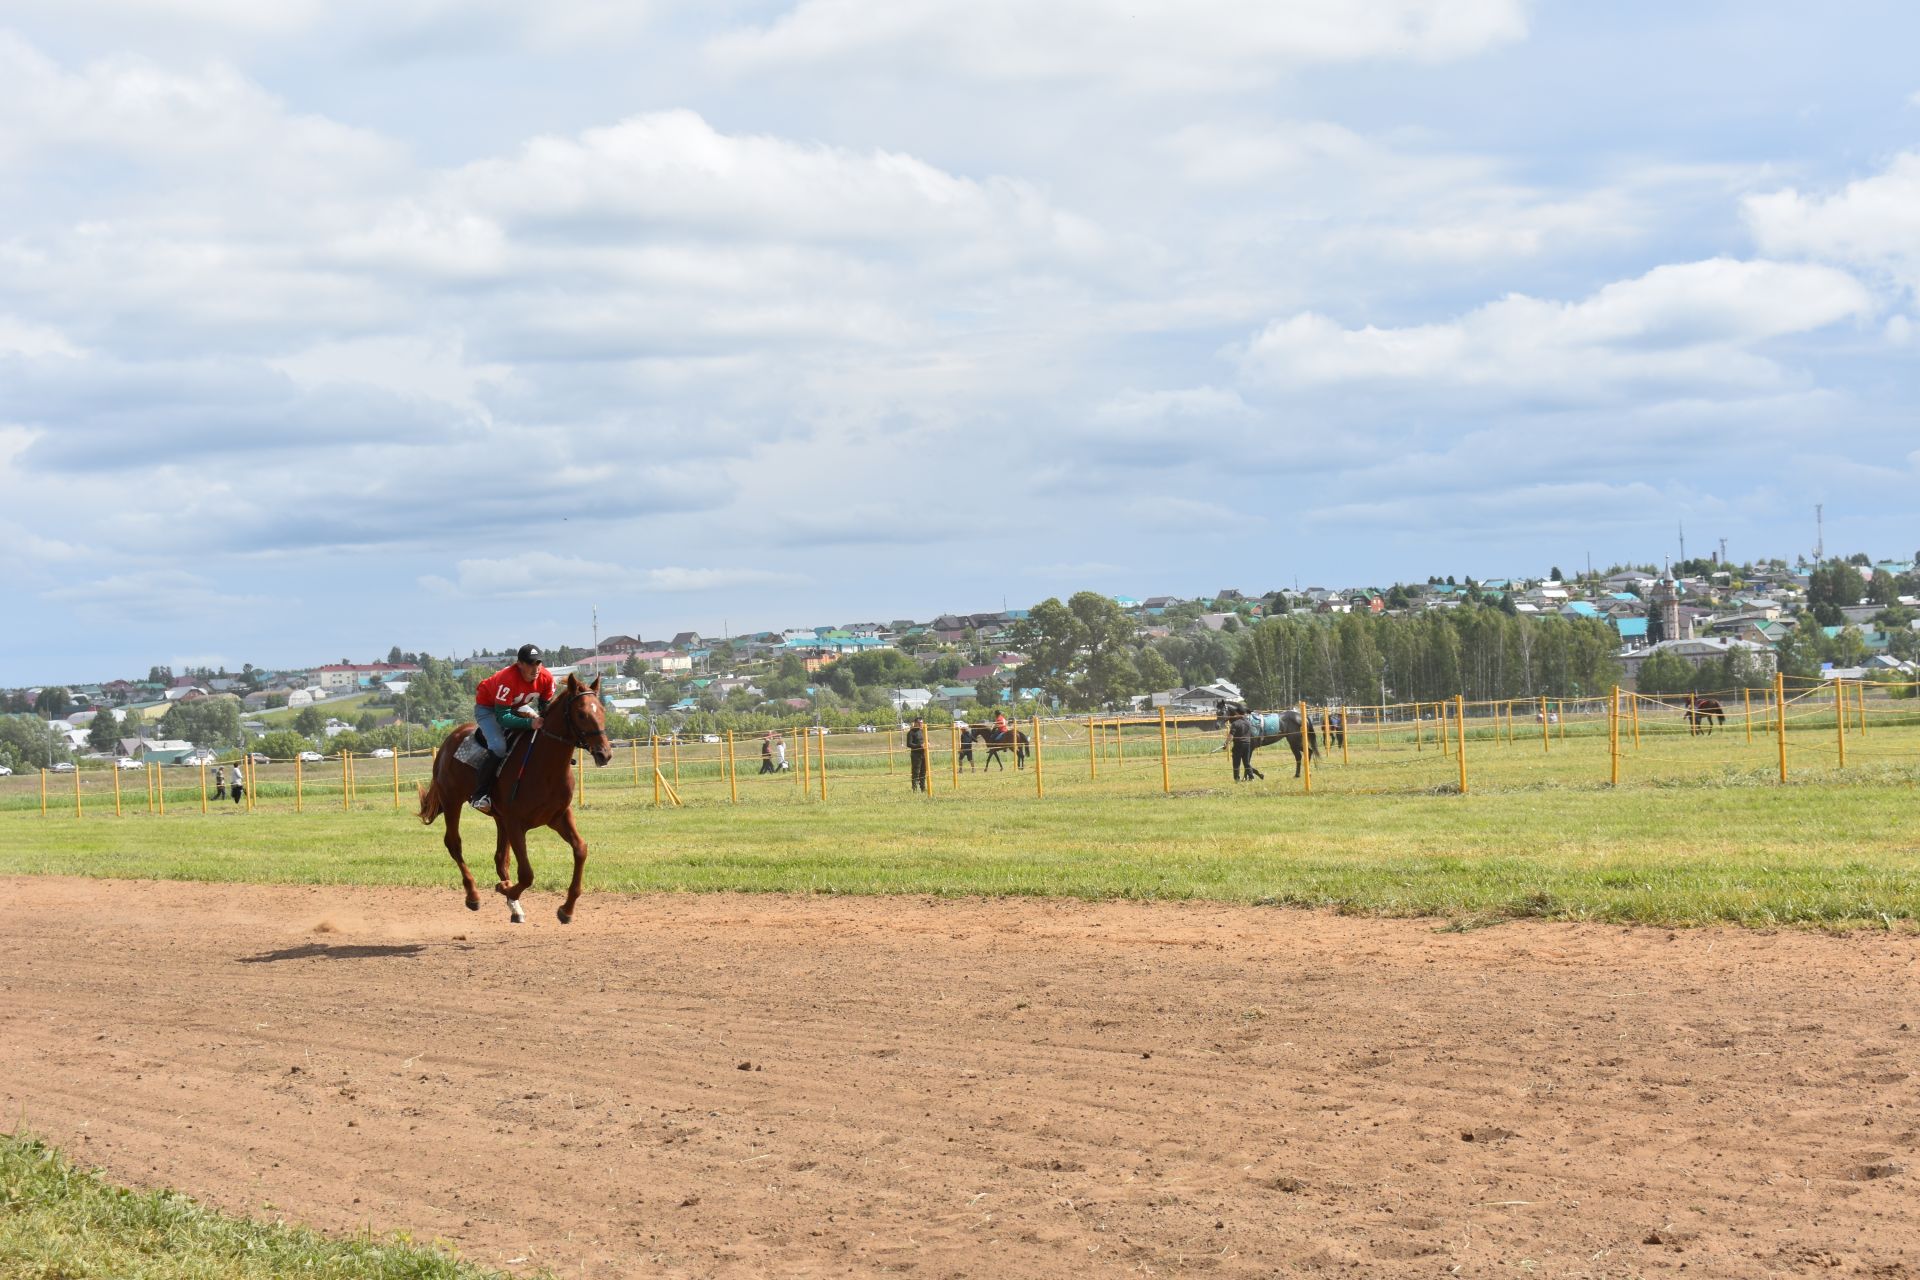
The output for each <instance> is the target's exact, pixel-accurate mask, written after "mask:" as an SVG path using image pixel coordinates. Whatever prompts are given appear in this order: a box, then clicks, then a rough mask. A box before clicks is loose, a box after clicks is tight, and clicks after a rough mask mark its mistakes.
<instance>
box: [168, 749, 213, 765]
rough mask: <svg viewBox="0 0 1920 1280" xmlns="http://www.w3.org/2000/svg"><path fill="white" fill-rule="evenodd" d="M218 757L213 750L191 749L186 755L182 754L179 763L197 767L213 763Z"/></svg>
mask: <svg viewBox="0 0 1920 1280" xmlns="http://www.w3.org/2000/svg"><path fill="white" fill-rule="evenodd" d="M218 758H219V757H217V756H215V755H214V754H213V752H211V751H189V752H188V753H187V754H186V755H184V756H181V757H180V759H179V761H178V762H177V763H179V764H183V765H186V766H187V767H189V768H193V769H197V768H199V767H200V766H201V765H203V764H212V763H213V762H214V761H215V760H216V759H218Z"/></svg>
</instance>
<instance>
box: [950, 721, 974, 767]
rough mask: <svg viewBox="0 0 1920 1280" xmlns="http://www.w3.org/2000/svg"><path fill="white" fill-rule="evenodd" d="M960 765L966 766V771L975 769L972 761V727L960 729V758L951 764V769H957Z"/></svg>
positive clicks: (966, 726) (964, 726) (965, 726)
mask: <svg viewBox="0 0 1920 1280" xmlns="http://www.w3.org/2000/svg"><path fill="white" fill-rule="evenodd" d="M961 765H965V766H967V768H968V769H972V768H974V767H975V766H974V760H973V726H972V725H963V726H962V727H961V729H960V756H959V758H958V759H957V760H955V761H954V762H953V767H954V768H956V769H957V768H959V767H960V766H961Z"/></svg>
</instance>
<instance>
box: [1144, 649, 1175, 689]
mask: <svg viewBox="0 0 1920 1280" xmlns="http://www.w3.org/2000/svg"><path fill="white" fill-rule="evenodd" d="M1133 666H1134V670H1135V671H1136V672H1137V673H1138V674H1139V677H1140V688H1141V689H1142V690H1143V691H1144V692H1147V693H1158V692H1163V691H1165V690H1168V689H1172V688H1173V687H1174V686H1176V685H1178V684H1179V683H1180V673H1179V672H1178V671H1176V670H1174V667H1173V664H1172V663H1171V662H1168V661H1167V660H1166V658H1164V657H1162V656H1161V654H1160V651H1159V650H1158V649H1156V648H1153V647H1152V646H1148V647H1147V648H1145V649H1142V650H1141V651H1140V654H1139V656H1138V657H1136V658H1135V659H1134V660H1133Z"/></svg>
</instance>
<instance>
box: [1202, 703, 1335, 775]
mask: <svg viewBox="0 0 1920 1280" xmlns="http://www.w3.org/2000/svg"><path fill="white" fill-rule="evenodd" d="M1223 710H1225V711H1226V713H1227V716H1228V717H1229V719H1228V730H1227V732H1228V743H1229V745H1237V746H1240V750H1236V751H1235V753H1234V776H1235V778H1236V779H1238V778H1240V777H1241V768H1242V765H1243V763H1244V767H1245V770H1246V776H1247V777H1249V778H1255V777H1259V778H1264V777H1266V775H1265V774H1263V773H1261V772H1260V771H1259V770H1258V769H1255V768H1254V767H1253V753H1254V752H1255V751H1257V750H1259V749H1260V748H1261V747H1270V746H1272V745H1273V744H1274V743H1276V742H1284V743H1286V744H1287V745H1288V746H1289V747H1292V748H1293V776H1294V777H1296V778H1297V777H1299V776H1300V763H1301V758H1302V756H1303V755H1305V754H1306V753H1308V752H1311V753H1312V755H1313V758H1314V759H1315V760H1318V759H1319V758H1320V735H1319V734H1318V733H1316V732H1315V731H1314V727H1313V725H1312V724H1311V723H1310V722H1309V723H1305V724H1303V723H1302V721H1301V718H1300V712H1299V711H1298V710H1297V709H1295V708H1292V707H1289V708H1288V709H1287V710H1285V711H1249V710H1247V709H1246V708H1245V707H1244V706H1241V705H1239V704H1238V703H1235V704H1231V705H1229V706H1227V707H1225V708H1223ZM1235 719H1242V720H1244V721H1245V727H1244V728H1243V729H1242V730H1240V733H1239V735H1238V736H1236V735H1235V732H1234V729H1233V721H1234V720H1235Z"/></svg>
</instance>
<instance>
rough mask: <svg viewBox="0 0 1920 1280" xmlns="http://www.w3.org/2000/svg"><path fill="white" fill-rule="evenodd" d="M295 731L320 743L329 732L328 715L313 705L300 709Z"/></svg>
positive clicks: (294, 721) (295, 714)
mask: <svg viewBox="0 0 1920 1280" xmlns="http://www.w3.org/2000/svg"><path fill="white" fill-rule="evenodd" d="M408 692H409V693H411V692H412V690H408ZM293 731H294V732H295V733H297V734H299V735H300V736H301V737H303V738H312V739H314V740H315V741H318V740H319V739H320V738H321V736H322V735H324V734H325V733H326V731H327V713H326V712H324V711H322V710H321V709H320V708H318V707H316V706H313V705H311V704H309V705H307V706H304V707H302V708H300V710H299V711H297V712H296V713H294V717H293Z"/></svg>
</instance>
